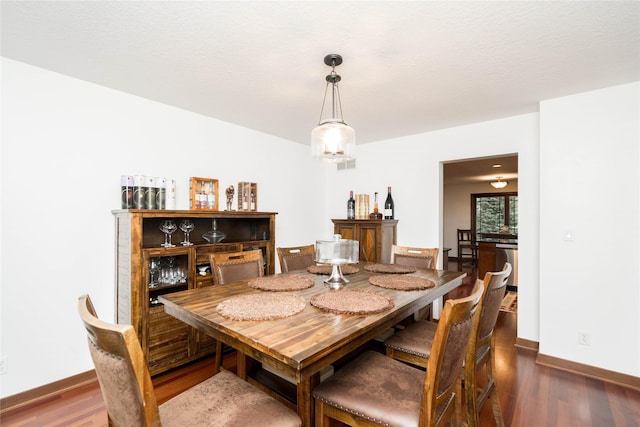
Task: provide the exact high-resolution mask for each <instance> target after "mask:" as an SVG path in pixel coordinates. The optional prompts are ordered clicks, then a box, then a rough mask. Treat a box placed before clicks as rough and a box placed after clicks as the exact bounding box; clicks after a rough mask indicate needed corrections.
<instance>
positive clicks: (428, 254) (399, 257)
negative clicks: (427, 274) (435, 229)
mask: <svg viewBox="0 0 640 427" xmlns="http://www.w3.org/2000/svg"><path fill="white" fill-rule="evenodd" d="M439 253H440V249H439V248H413V247H409V246H398V245H392V246H391V264H402V265H410V266H413V267H418V268H436V266H437V265H438V254H439Z"/></svg>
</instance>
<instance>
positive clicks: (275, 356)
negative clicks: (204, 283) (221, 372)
mask: <svg viewBox="0 0 640 427" xmlns="http://www.w3.org/2000/svg"><path fill="white" fill-rule="evenodd" d="M361 267H362V266H361ZM295 274H299V275H302V276H304V277H310V278H312V279H313V280H314V286H313V287H311V288H308V289H303V290H299V291H291V292H290V293H293V294H296V295H301V296H303V297H304V298H305V300H306V301H307V306H306V307H305V309H304V310H303V311H302V312H300V313H298V314H295V315H293V316H289V317H285V318H281V319H275V320H261V321H237V320H230V319H228V318H225V317H223V316H221V315H220V314H218V312H217V311H216V307H217V305H218V304H219V303H221V302H222V301H224V300H226V299H228V298H231V297H234V296H239V295H248V294H252V293H260V292H265V291H261V290H257V289H253V288H250V287H249V286H248V285H247V281H246V280H245V281H239V282H234V283H230V284H225V285H220V286H211V287H206V288H200V289H191V290H187V291H181V292H175V293H171V294H165V295H163V296H161V297H160V302H162V303H163V304H164V306H165V311H166V312H167V313H168V314H170V315H172V316H174V317H176V318H178V319H180V320H182V321H184V322H185V323H187V324H189V325H191V326H193V327H195V328H197V329H198V330H200V331H202V332H205V333H207V334H209V335H211V336H213V337H214V338H216V339H220V340H221V341H223V342H224V343H226V344H228V345H230V346H232V347H234V348H237V349H238V350H240V351H242V352H244V353H245V354H248V355H250V356H252V357H255V358H257V359H258V360H260V361H263V362H267V363H269V362H271V364H273V365H275V367H276V368H277V369H280V370H283V371H289V372H290V373H291V374H292V375H295V376H299V375H301V376H302V377H307V376H309V375H312V374H313V373H315V372H318V371H319V370H320V369H322V367H324V366H326V365H327V363H332V361H334V360H337V358H338V357H340V356H341V353H344V354H346V353H347V352H348V351H350V349H353V348H356V347H357V346H358V345H360V344H363V343H364V342H366V341H367V340H369V339H371V338H373V337H375V336H376V335H377V334H378V333H380V331H381V330H384V328H387V327H389V326H392V325H393V324H394V323H395V322H397V321H398V320H400V319H403V318H405V317H407V316H408V315H410V314H411V313H413V312H415V311H417V310H418V309H419V308H421V307H424V306H426V305H428V304H430V303H431V302H433V301H434V300H435V299H437V298H439V297H441V296H443V295H444V294H446V293H447V292H449V291H451V290H453V289H454V288H455V287H457V286H458V285H459V284H460V283H461V281H462V278H464V277H465V273H462V272H457V271H456V272H454V271H444V270H432V269H419V270H418V271H417V272H415V273H411V275H415V276H419V277H424V278H427V279H431V280H433V281H434V282H435V284H436V286H435V287H434V288H432V289H428V290H422V291H398V290H393V289H385V288H381V287H377V286H373V285H370V284H369V283H368V278H369V277H370V276H372V275H376V273H370V272H368V271H366V270H364V269H363V268H360V271H359V272H358V273H356V274H354V275H349V276H348V277H347V278H348V280H350V283H348V284H347V289H363V290H368V291H372V292H377V293H380V294H383V295H386V296H388V297H390V298H391V299H393V301H394V303H395V307H394V308H392V309H390V310H387V311H385V312H382V313H376V314H370V315H345V314H334V313H330V312H326V311H323V310H320V309H318V308H316V307H313V306H312V305H311V304H310V303H309V300H310V299H311V297H312V296H313V295H315V294H318V293H320V292H325V291H328V288H327V287H326V286H325V285H324V283H323V280H324V279H325V278H326V276H320V275H314V274H310V273H307V272H303V271H301V272H296V273H295ZM336 350H341V351H336ZM331 355H333V356H331Z"/></svg>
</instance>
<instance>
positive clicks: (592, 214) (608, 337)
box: [540, 83, 640, 376]
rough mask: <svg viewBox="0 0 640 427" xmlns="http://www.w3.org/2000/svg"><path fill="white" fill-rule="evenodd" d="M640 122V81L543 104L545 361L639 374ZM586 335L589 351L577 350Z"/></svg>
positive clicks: (542, 350)
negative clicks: (568, 238) (581, 335)
mask: <svg viewBox="0 0 640 427" xmlns="http://www.w3.org/2000/svg"><path fill="white" fill-rule="evenodd" d="M639 117H640V84H639V83H634V84H628V85H621V86H616V87H611V88H607V89H602V90H596V91H593V92H586V93H582V94H579V95H575V96H569V97H564V98H558V99H552V100H548V101H544V102H542V103H541V105H540V165H541V166H543V169H542V173H541V176H540V224H541V226H540V230H541V234H540V307H541V309H542V310H543V314H542V315H541V316H540V353H543V354H547V355H551V356H555V357H559V358H562V359H568V360H573V361H576V362H579V363H583V364H586V365H592V366H597V367H601V368H604V369H610V370H612V371H616V372H622V373H626V374H629V375H634V376H640V316H639V312H640V310H639V309H640V263H639V262H638V261H639V256H640V252H639V242H640V226H639V223H640V208H639V201H640V196H639V193H640V179H639V178H640V176H639V172H638V170H639V166H640V149H639V145H640V130H639V128H640V124H639V123H640V119H639ZM567 232H571V233H573V235H574V240H573V241H566V240H565V235H566V233H567ZM579 331H584V332H587V333H589V334H590V335H591V345H590V346H583V345H579V344H578V332H579Z"/></svg>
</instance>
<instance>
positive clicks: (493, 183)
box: [491, 176, 509, 188]
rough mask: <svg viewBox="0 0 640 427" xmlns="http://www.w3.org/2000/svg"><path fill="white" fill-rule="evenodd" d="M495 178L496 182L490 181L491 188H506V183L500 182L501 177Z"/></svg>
mask: <svg viewBox="0 0 640 427" xmlns="http://www.w3.org/2000/svg"><path fill="white" fill-rule="evenodd" d="M496 178H498V180H497V181H491V185H492V186H493V188H504V187H506V186H507V184H509V182H508V181H502V177H501V176H497V177H496Z"/></svg>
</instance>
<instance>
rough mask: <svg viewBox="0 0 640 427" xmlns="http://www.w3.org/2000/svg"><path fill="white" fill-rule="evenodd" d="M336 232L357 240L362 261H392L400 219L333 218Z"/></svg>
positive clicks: (344, 237) (345, 237) (343, 236)
mask: <svg viewBox="0 0 640 427" xmlns="http://www.w3.org/2000/svg"><path fill="white" fill-rule="evenodd" d="M331 221H333V232H334V234H340V235H341V236H342V238H343V239H349V240H357V241H358V242H359V245H360V261H361V262H381V263H390V262H391V246H392V245H395V244H396V243H397V240H398V220H393V219H391V220H367V219H355V220H354V219H332V220H331Z"/></svg>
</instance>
